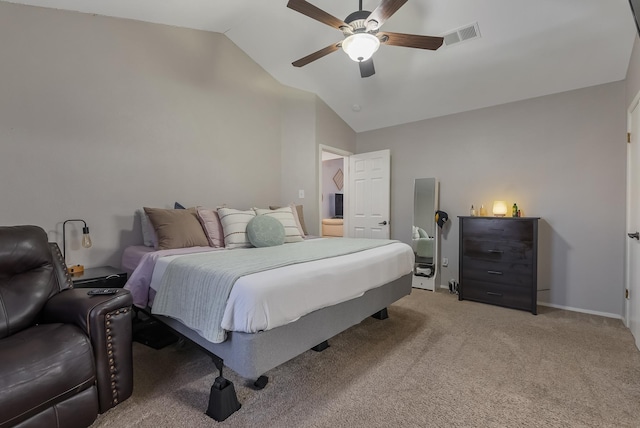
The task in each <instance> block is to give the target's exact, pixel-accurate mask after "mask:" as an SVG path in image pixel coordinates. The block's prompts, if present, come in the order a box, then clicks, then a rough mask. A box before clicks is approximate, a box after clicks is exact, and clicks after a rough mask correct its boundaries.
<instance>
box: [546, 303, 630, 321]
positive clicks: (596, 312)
mask: <svg viewBox="0 0 640 428" xmlns="http://www.w3.org/2000/svg"><path fill="white" fill-rule="evenodd" d="M538 305H540V306H548V307H550V308H556V309H563V310H565V311H571V312H580V313H583V314H590V315H598V316H601V317H607V318H615V319H618V320H623V317H622V315H620V314H612V313H609V312H600V311H592V310H589V309H580V308H573V307H571V306H563V305H556V304H554V303H547V302H538Z"/></svg>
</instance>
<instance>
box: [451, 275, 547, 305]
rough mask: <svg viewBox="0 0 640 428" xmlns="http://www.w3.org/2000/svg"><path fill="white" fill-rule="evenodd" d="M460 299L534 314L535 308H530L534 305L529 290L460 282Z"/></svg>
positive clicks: (500, 285)
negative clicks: (528, 311)
mask: <svg viewBox="0 0 640 428" xmlns="http://www.w3.org/2000/svg"><path fill="white" fill-rule="evenodd" d="M460 298H461V299H468V300H474V301H476V302H482V303H491V304H493V305H500V306H506V307H509V308H514V309H524V310H530V311H532V312H533V313H535V312H536V308H535V307H534V308H532V307H531V306H532V304H535V301H532V299H531V289H524V288H514V287H510V286H508V285H502V284H495V283H487V282H483V281H473V280H464V281H461V282H460Z"/></svg>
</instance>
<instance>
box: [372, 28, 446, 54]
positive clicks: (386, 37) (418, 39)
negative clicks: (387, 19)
mask: <svg viewBox="0 0 640 428" xmlns="http://www.w3.org/2000/svg"><path fill="white" fill-rule="evenodd" d="M378 38H379V39H380V42H381V43H384V44H385V45H391V46H405V47H407V48H418V49H430V50H433V51H435V50H436V49H438V48H439V47H440V46H442V42H443V41H444V38H442V37H435V36H418V35H416V34H403V33H390V32H387V31H385V32H379V33H378Z"/></svg>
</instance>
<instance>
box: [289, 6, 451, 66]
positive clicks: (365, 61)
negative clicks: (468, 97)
mask: <svg viewBox="0 0 640 428" xmlns="http://www.w3.org/2000/svg"><path fill="white" fill-rule="evenodd" d="M407 1H408V0H382V1H381V2H380V4H379V5H378V7H377V8H375V10H374V11H373V12H369V11H366V10H362V0H360V2H359V4H360V10H358V11H355V12H353V13H351V14H350V15H349V16H347V18H346V19H345V20H344V21H342V20H340V19H338V18H336V17H335V16H333V15H331V14H329V13H327V12H325V11H324V10H322V9H320V8H318V7H316V6H314V5H312V4H311V3H309V2H307V1H305V0H289V2H288V3H287V7H288V8H289V9H293V10H295V11H296V12H299V13H301V14H303V15H306V16H308V17H309V18H312V19H315V20H316V21H318V22H321V23H323V24H325V25H328V26H330V27H333V28H335V29H337V30H340V31H342V33H343V35H344V37H345V39H344V40H343V41H342V42H338V43H332V44H331V45H329V46H327V47H325V48H322V49H320V50H318V51H316V52H314V53H312V54H310V55H307V56H305V57H304V58H300V59H299V60H297V61H294V62H293V63H292V65H293V66H294V67H302V66H305V65H307V64H309V63H311V62H313V61H315V60H317V59H320V58H322V57H324V56H326V55H329V54H330V53H331V52H335V51H336V50H338V49H339V48H340V46H342V49H343V50H344V51H345V52H346V53H347V55H349V57H350V58H351V59H352V60H354V61H356V62H358V63H359V66H360V76H361V77H369V76H372V75H374V74H375V67H374V65H373V59H372V56H373V54H374V53H375V52H376V51H377V50H378V48H379V47H380V44H381V43H382V44H385V45H388V46H404V47H409V48H417V49H428V50H436V49H438V48H439V47H440V46H442V42H443V40H444V39H443V38H442V37H433V36H419V35H416V34H403V33H391V32H379V29H380V27H381V26H382V24H384V22H385V21H386V20H387V19H389V18H390V17H391V15H393V14H394V13H396V12H397V11H398V9H400V8H401V7H402V6H403V5H404V4H405V3H406V2H407Z"/></svg>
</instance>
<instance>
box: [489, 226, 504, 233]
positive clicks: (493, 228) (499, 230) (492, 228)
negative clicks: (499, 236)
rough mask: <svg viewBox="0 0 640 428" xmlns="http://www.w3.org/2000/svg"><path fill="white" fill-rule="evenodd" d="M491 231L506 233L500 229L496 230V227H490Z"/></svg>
mask: <svg viewBox="0 0 640 428" xmlns="http://www.w3.org/2000/svg"><path fill="white" fill-rule="evenodd" d="M489 230H495V231H497V232H504V229H498V228H495V227H490V228H489Z"/></svg>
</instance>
